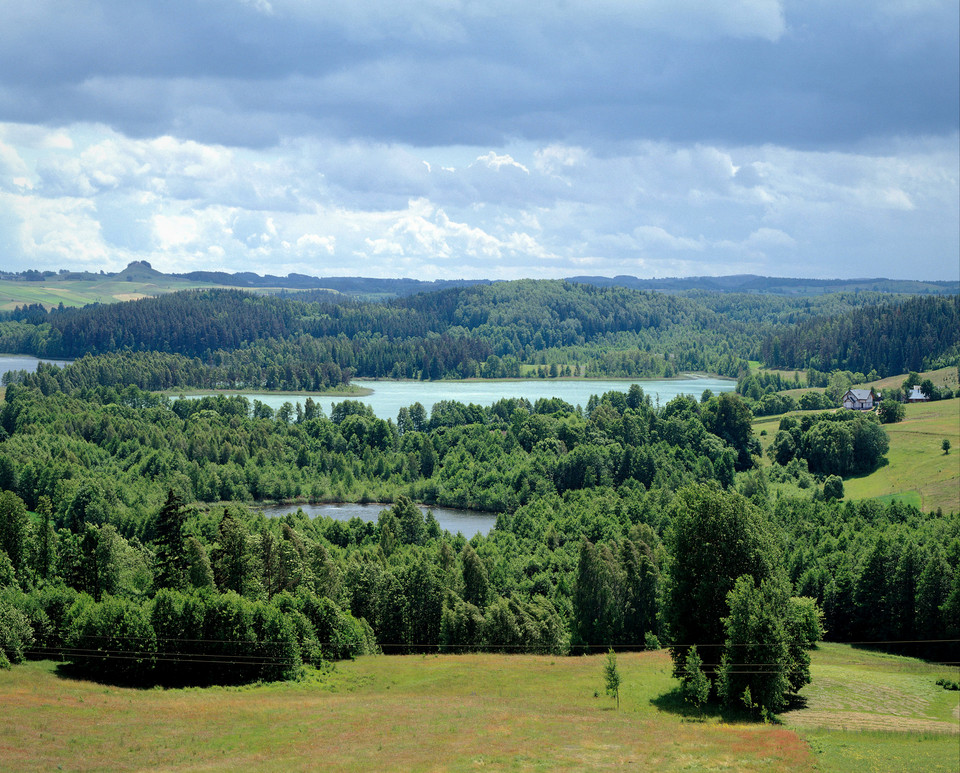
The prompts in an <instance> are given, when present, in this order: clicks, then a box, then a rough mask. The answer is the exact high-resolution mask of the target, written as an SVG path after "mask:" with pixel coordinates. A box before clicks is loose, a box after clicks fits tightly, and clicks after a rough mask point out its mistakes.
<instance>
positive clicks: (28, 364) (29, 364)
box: [0, 354, 73, 378]
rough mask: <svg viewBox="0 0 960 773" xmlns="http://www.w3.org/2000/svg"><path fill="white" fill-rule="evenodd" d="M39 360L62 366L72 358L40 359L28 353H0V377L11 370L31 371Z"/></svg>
mask: <svg viewBox="0 0 960 773" xmlns="http://www.w3.org/2000/svg"><path fill="white" fill-rule="evenodd" d="M41 362H50V363H53V364H54V365H59V366H61V367H62V366H64V365H69V364H70V363H71V362H73V360H46V359H43V360H41V359H38V358H36V357H31V356H30V355H29V354H0V378H3V374H4V373H7V372H9V371H11V370H29V371H30V372H31V373H32V372H33V371H35V370H36V369H37V365H38V364H39V363H41Z"/></svg>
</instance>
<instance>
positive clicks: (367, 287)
mask: <svg viewBox="0 0 960 773" xmlns="http://www.w3.org/2000/svg"><path fill="white" fill-rule="evenodd" d="M172 276H175V277H177V278H179V279H186V280H189V281H191V282H209V283H211V284H221V285H226V286H230V287H251V288H254V287H282V288H286V289H288V290H334V291H336V292H339V293H343V294H345V295H396V296H405V295H414V294H415V293H423V292H434V291H436V290H446V289H447V288H450V287H467V286H469V285H476V284H490V280H489V279H436V280H433V281H431V282H427V281H424V280H420V279H375V278H370V277H361V276H335V277H315V276H307V275H306V274H287V276H274V275H272V274H265V275H264V276H259V275H258V274H253V273H250V272H249V271H245V272H240V273H236V274H228V273H225V272H222V271H191V272H190V273H188V274H173V275H172Z"/></svg>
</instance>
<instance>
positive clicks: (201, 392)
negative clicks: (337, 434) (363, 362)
mask: <svg viewBox="0 0 960 773" xmlns="http://www.w3.org/2000/svg"><path fill="white" fill-rule="evenodd" d="M155 394H159V395H165V396H166V397H180V396H183V397H186V396H187V395H191V396H193V397H209V396H212V395H227V396H231V395H266V396H277V397H284V396H289V397H367V396H369V395H372V394H373V389H371V388H370V387H361V386H358V387H354V386H352V385H351V386H350V387H347V388H345V389H337V390H329V391H325V392H313V391H303V390H301V391H299V392H293V391H290V390H286V389H236V388H234V387H230V388H229V389H189V388H185V387H176V388H173V389H161V390H158V391H157V392H155Z"/></svg>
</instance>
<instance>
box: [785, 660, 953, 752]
mask: <svg viewBox="0 0 960 773" xmlns="http://www.w3.org/2000/svg"><path fill="white" fill-rule="evenodd" d="M957 671H958V669H957V668H956V667H954V668H948V667H945V666H940V665H934V664H930V663H924V662H923V661H919V660H915V659H913V658H905V657H900V656H897V655H889V654H886V653H879V652H871V651H868V650H858V649H851V648H850V647H849V646H848V645H843V644H821V645H820V650H818V651H817V652H816V653H815V654H814V657H813V663H812V674H813V681H812V682H811V684H809V685H807V687H805V688H804V689H803V691H802V693H801V694H802V696H803V698H804V699H805V701H806V706H805V707H804V708H802V709H799V710H795V711H789V712H786V713H785V714H783V715H782V717H781V719H782V721H783V722H784V724H785V725H786V726H787V727H789V728H792V729H797V730H799V731H800V733H801V735H803V737H804V738H805V739H807V741H808V742H809V743H810V747H811V749H813V750H814V752H815V753H816V754H817V756H818V758H819V761H820V765H821V767H822V768H823V769H824V770H857V771H884V770H917V771H919V770H923V771H927V770H930V771H936V770H956V765H957V760H958V759H960V737H958V735H960V703H958V700H960V699H958V693H957V692H954V691H947V690H944V689H943V688H942V687H940V686H939V685H937V684H936V681H937V679H938V678H940V677H946V678H948V679H956V678H957Z"/></svg>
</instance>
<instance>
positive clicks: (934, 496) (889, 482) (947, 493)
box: [753, 398, 960, 512]
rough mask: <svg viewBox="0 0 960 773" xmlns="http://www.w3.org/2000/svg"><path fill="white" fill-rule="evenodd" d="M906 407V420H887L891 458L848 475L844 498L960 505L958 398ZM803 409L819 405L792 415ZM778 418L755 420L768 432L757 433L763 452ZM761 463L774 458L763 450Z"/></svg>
mask: <svg viewBox="0 0 960 773" xmlns="http://www.w3.org/2000/svg"><path fill="white" fill-rule="evenodd" d="M905 407H906V411H907V414H906V418H905V419H904V420H903V421H902V422H899V423H897V424H885V425H883V426H884V429H886V431H887V433H888V435H889V438H890V450H889V451H888V452H887V464H885V465H883V466H882V467H880V468H878V469H876V470H874V471H873V472H871V473H870V474H869V475H862V476H859V477H851V478H847V479H846V480H844V482H843V487H844V494H845V496H846V498H847V499H870V498H877V499H880V500H882V501H889V500H890V499H899V500H902V501H904V502H906V503H908V504H911V505H915V506H916V507H919V508H921V509H922V510H926V511H930V510H936V509H937V508H941V509H943V510H944V511H945V512H955V511H960V450H958V449H960V399H957V398H954V399H952V400H939V401H937V402H933V403H913V404H910V405H907V406H905ZM803 413H818V411H806V412H804V411H794V412H793V413H792V414H791V415H802V414H803ZM780 419H781V417H780V416H762V417H760V418H757V419H755V420H754V422H753V430H754V432H755V433H756V434H758V435H759V433H760V432H761V431H762V430H766V432H767V434H766V435H762V436H760V437H759V440H760V444H761V446H762V448H763V450H764V452H766V449H767V448H768V447H769V445H770V444H771V443H772V442H773V439H774V437H775V436H776V434H777V427H778V425H779V424H780ZM944 438H946V439H947V440H949V441H950V453H949V454H944V453H943V450H942V449H941V443H942V442H943V440H944ZM762 464H763V466H764V467H769V466H770V460H769V459H768V458H767V457H766V456H764V458H763V461H762ZM792 493H796V492H792Z"/></svg>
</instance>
